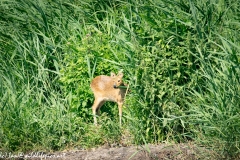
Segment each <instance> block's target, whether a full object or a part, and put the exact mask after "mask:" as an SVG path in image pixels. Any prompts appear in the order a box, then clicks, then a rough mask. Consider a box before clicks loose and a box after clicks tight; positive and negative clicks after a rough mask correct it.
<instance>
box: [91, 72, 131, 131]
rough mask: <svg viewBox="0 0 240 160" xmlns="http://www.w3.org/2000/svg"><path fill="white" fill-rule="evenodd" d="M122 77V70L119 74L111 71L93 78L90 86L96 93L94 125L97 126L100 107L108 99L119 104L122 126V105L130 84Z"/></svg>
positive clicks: (93, 109) (93, 111)
mask: <svg viewBox="0 0 240 160" xmlns="http://www.w3.org/2000/svg"><path fill="white" fill-rule="evenodd" d="M122 78H123V73H122V72H119V73H118V74H117V75H116V74H115V73H113V72H111V75H110V76H106V75H100V76H97V77H95V78H94V79H93V80H92V82H91V84H90V87H91V90H92V91H93V94H94V103H93V106H92V113H93V119H94V125H96V126H97V117H96V113H97V115H99V113H100V108H101V107H102V106H103V104H104V103H105V102H106V101H112V102H116V103H117V104H118V110H119V123H120V126H121V124H122V106H123V102H124V98H125V96H126V93H127V91H128V85H127V84H124V83H123V80H122Z"/></svg>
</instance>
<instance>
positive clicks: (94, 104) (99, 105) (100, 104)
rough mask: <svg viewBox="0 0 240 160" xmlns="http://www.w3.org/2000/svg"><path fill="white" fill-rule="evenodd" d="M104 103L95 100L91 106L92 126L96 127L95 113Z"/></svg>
mask: <svg viewBox="0 0 240 160" xmlns="http://www.w3.org/2000/svg"><path fill="white" fill-rule="evenodd" d="M103 103H104V101H102V100H101V99H98V98H95V100H94V103H93V106H92V112H93V120H94V124H95V125H97V117H96V112H97V111H98V113H99V110H100V108H101V106H102V105H103Z"/></svg>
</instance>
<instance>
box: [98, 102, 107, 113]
mask: <svg viewBox="0 0 240 160" xmlns="http://www.w3.org/2000/svg"><path fill="white" fill-rule="evenodd" d="M104 103H105V101H101V102H100V103H99V105H98V108H97V115H100V108H101V107H102V105H103V104H104Z"/></svg>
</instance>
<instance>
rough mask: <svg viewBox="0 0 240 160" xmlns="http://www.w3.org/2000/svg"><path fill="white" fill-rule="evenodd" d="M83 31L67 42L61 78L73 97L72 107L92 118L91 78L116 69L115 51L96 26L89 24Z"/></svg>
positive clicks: (65, 88)
mask: <svg viewBox="0 0 240 160" xmlns="http://www.w3.org/2000/svg"><path fill="white" fill-rule="evenodd" d="M83 32H84V33H83V34H82V35H81V36H75V37H71V38H70V39H69V41H68V43H67V45H66V47H67V50H68V53H67V54H65V58H64V66H63V67H62V69H61V73H62V76H61V78H60V81H61V82H62V84H63V85H62V86H63V88H64V94H65V95H66V96H69V98H70V100H71V102H70V106H71V111H72V112H76V113H77V114H79V116H81V117H85V119H89V118H90V117H91V105H92V103H93V93H92V91H91V90H90V81H91V79H92V78H93V77H94V76H97V75H108V74H109V73H110V72H111V71H117V70H116V65H114V64H113V63H114V62H113V57H116V53H115V52H114V53H113V49H114V46H111V45H112V44H111V40H110V39H109V36H107V35H106V34H104V33H102V32H101V31H99V30H98V29H97V28H95V27H93V26H89V27H86V29H84V31H83ZM75 35H79V33H78V34H75ZM90 119H92V118H90Z"/></svg>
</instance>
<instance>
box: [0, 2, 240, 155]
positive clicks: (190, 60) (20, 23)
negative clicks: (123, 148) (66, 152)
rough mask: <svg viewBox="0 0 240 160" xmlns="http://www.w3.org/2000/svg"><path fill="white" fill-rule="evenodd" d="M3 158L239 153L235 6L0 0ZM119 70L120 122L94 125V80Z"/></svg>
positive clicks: (107, 114)
mask: <svg viewBox="0 0 240 160" xmlns="http://www.w3.org/2000/svg"><path fill="white" fill-rule="evenodd" d="M0 3H1V5H0V22H1V24H2V25H1V27H0V35H1V39H0V41H1V43H0V46H1V54H0V66H1V67H0V87H1V91H0V96H1V97H2V98H1V100H0V107H1V108H0V110H1V112H0V123H1V125H0V137H1V139H0V146H2V147H1V148H0V150H4V151H19V150H21V151H28V150H56V149H61V148H65V147H79V148H82V147H92V146H96V145H101V144H103V143H109V144H110V143H123V142H122V138H123V137H125V136H126V134H129V135H130V138H129V140H131V143H132V144H143V143H161V142H175V143H179V142H187V141H189V140H190V141H194V142H195V143H200V144H203V145H206V146H208V147H211V148H212V149H214V150H215V151H217V152H218V153H219V155H221V156H222V157H223V158H226V157H237V155H239V142H238V139H239V136H238V135H239V130H238V128H239V122H238V119H239V115H238V113H239V102H238V99H239V48H240V47H239V43H240V41H239V37H238V36H237V34H238V32H239V29H240V26H239V13H240V12H239V8H240V7H239V3H238V2H237V1H236V2H235V1H231V0H222V1H215V0H200V1H196V2H195V1H186V0H174V1H168V0H163V1H137V0H136V1H118V0H116V1H105V0H102V1H95V0H90V1H81V2H73V1H34V2H32V1H28V0H27V1H26V0H25V1H18V2H16V1H12V0H5V1H1V2H0ZM121 69H122V70H123V71H124V73H125V80H126V82H127V83H129V84H130V86H131V93H130V94H128V95H127V99H126V104H125V106H126V107H125V108H124V118H123V121H124V124H123V127H122V128H119V126H118V125H117V124H118V122H117V119H118V118H117V116H118V115H117V114H118V113H117V106H114V104H113V103H108V104H106V105H105V106H104V107H103V108H102V113H103V114H102V116H100V117H99V120H100V122H101V123H100V124H102V125H100V127H98V128H95V127H94V126H93V125H92V114H91V105H92V102H93V95H92V93H91V91H90V88H89V83H90V81H91V79H92V78H93V77H94V76H95V75H99V74H109V73H110V72H111V71H117V70H121Z"/></svg>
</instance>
